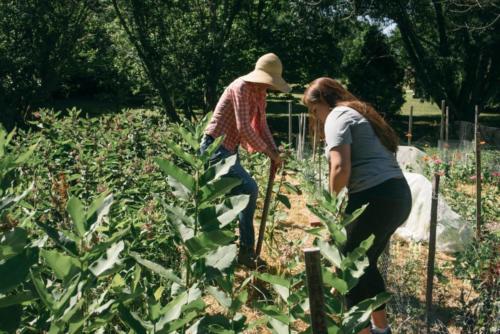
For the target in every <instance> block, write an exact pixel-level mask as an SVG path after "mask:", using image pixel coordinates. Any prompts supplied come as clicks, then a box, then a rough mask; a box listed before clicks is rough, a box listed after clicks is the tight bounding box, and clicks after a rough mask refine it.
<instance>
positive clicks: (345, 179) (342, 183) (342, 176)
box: [329, 167, 351, 194]
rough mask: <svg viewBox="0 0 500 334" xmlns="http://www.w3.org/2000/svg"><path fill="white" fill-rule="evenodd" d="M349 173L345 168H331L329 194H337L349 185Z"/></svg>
mask: <svg viewBox="0 0 500 334" xmlns="http://www.w3.org/2000/svg"><path fill="white" fill-rule="evenodd" d="M350 176H351V171H350V170H349V169H346V168H341V167H337V168H333V169H332V170H330V184H329V188H330V192H331V193H335V194H338V193H339V192H340V191H341V190H342V189H343V188H344V187H346V186H347V184H348V183H349V177H350Z"/></svg>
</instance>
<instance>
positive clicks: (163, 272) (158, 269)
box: [129, 252, 183, 285]
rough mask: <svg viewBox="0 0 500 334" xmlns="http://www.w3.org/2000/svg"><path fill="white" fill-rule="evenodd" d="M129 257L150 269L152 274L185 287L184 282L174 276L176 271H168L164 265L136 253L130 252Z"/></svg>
mask: <svg viewBox="0 0 500 334" xmlns="http://www.w3.org/2000/svg"><path fill="white" fill-rule="evenodd" d="M129 255H130V256H131V257H132V258H133V259H134V260H136V261H137V263H139V264H140V265H142V266H144V267H145V268H148V269H149V270H151V271H152V272H154V273H156V274H158V275H160V276H162V277H164V278H166V279H168V280H170V281H172V282H175V283H177V284H180V285H183V282H182V280H181V279H180V278H179V277H177V275H175V274H174V271H173V270H172V269H166V268H165V267H163V266H162V265H160V264H158V263H154V262H152V261H149V260H146V259H143V258H142V257H141V256H140V255H139V254H138V253H136V252H130V253H129Z"/></svg>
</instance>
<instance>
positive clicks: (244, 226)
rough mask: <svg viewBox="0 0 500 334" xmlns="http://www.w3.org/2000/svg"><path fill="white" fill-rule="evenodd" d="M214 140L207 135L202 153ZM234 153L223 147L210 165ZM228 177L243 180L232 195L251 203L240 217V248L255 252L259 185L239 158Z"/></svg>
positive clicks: (202, 145)
mask: <svg viewBox="0 0 500 334" xmlns="http://www.w3.org/2000/svg"><path fill="white" fill-rule="evenodd" d="M213 141H214V139H213V138H212V137H210V136H207V135H205V136H204V137H203V139H202V141H201V148H200V149H201V152H202V153H203V152H204V151H205V150H206V149H207V148H208V147H209V146H210V144H212V143H213ZM233 154H238V153H233V152H230V151H228V150H227V149H225V148H224V147H223V146H222V145H221V146H220V147H219V148H218V149H217V150H216V151H215V152H214V154H213V155H212V156H211V157H210V164H215V163H217V162H219V161H221V160H222V159H225V158H227V157H230V156H231V155H233ZM226 176H231V177H235V178H238V179H241V184H240V185H239V186H237V187H234V188H233V189H232V190H231V192H230V194H231V195H243V194H245V195H249V196H250V198H249V201H248V204H247V206H246V208H245V209H243V211H241V212H240V214H239V215H238V218H239V228H240V246H241V247H245V248H248V249H251V250H252V252H253V249H254V247H255V246H254V245H255V232H254V229H253V216H254V213H255V209H256V207H257V196H258V195H259V189H258V187H257V183H256V182H255V180H254V179H253V178H252V176H251V175H250V174H249V173H248V172H247V171H246V170H245V169H244V168H243V166H242V165H241V162H240V157H239V156H238V157H237V160H236V163H235V164H234V165H233V166H232V167H231V168H230V169H229V172H228V173H227V174H226Z"/></svg>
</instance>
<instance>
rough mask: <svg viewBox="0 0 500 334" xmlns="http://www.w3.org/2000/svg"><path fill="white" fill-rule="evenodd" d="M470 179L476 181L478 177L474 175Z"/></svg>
mask: <svg viewBox="0 0 500 334" xmlns="http://www.w3.org/2000/svg"><path fill="white" fill-rule="evenodd" d="M469 179H471V180H475V179H477V177H476V175H472V176H471V177H469Z"/></svg>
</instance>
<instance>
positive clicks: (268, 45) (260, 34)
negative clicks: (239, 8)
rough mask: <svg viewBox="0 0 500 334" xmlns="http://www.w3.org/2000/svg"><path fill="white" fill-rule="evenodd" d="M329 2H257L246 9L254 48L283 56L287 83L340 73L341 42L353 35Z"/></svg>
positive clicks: (302, 81)
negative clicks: (347, 36)
mask: <svg viewBox="0 0 500 334" xmlns="http://www.w3.org/2000/svg"><path fill="white" fill-rule="evenodd" d="M330 2H331V1H321V2H317V3H312V2H310V1H306V0H295V1H284V0H280V1H263V0H261V1H256V2H255V4H254V6H253V7H251V8H249V9H247V10H248V13H247V14H246V15H245V16H244V17H245V18H246V21H245V22H244V28H245V30H246V31H248V32H250V34H251V36H250V41H251V43H252V45H254V46H255V49H257V50H259V51H260V52H261V53H265V52H274V53H276V54H277V55H278V56H279V57H280V59H281V60H282V62H283V66H284V77H285V78H286V79H287V80H288V81H290V82H292V83H296V84H302V85H303V84H306V83H309V82H311V81H312V80H314V79H316V78H317V77H320V76H332V77H335V76H338V75H340V74H341V69H340V64H341V61H342V50H341V49H340V48H339V43H340V41H341V40H342V38H344V36H346V35H350V33H349V26H348V25H347V22H345V21H342V17H341V16H340V15H338V14H337V13H335V11H334V10H333V7H332V5H331V3H330ZM253 61H255V59H254V60H253Z"/></svg>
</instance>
